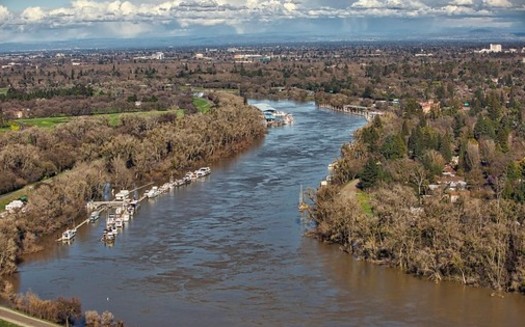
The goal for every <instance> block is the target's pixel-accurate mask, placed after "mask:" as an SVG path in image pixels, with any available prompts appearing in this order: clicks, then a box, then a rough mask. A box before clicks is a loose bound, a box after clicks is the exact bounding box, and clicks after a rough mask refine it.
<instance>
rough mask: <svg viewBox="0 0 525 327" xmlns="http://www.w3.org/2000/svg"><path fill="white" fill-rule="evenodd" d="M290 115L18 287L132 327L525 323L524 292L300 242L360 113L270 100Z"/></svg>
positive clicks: (56, 256)
mask: <svg viewBox="0 0 525 327" xmlns="http://www.w3.org/2000/svg"><path fill="white" fill-rule="evenodd" d="M266 102H267V103H269V104H270V105H272V106H273V107H275V108H277V109H282V110H284V111H287V112H291V113H293V115H294V117H295V124H294V125H293V126H286V127H282V128H275V129H271V130H270V131H269V133H268V135H267V136H266V138H265V140H264V142H262V143H261V144H260V145H258V146H256V147H254V148H253V149H251V150H250V151H248V152H246V153H244V154H242V155H239V156H238V157H236V158H234V159H230V160H226V161H223V162H220V163H218V164H215V165H213V166H212V174H211V175H210V176H209V177H207V178H206V179H203V180H201V181H199V182H196V183H194V184H191V185H189V186H187V187H183V188H180V189H177V190H173V191H171V193H168V194H164V195H161V196H160V197H158V198H156V199H155V200H147V201H145V202H143V204H142V207H141V208H140V209H139V211H138V213H137V215H136V216H135V218H134V219H133V220H132V221H131V222H130V223H129V224H128V225H127V226H126V227H125V229H124V231H123V232H122V233H121V234H120V235H119V236H118V237H117V240H116V243H115V245H114V246H113V247H105V246H104V245H103V244H102V243H101V242H100V241H99V239H100V236H101V235H102V228H103V221H99V222H98V223H96V224H94V225H89V226H84V227H83V228H82V229H81V230H80V231H79V234H78V236H77V238H76V240H75V241H74V242H73V243H72V244H71V245H56V244H53V246H51V248H50V249H49V250H47V251H45V252H43V253H40V254H38V255H36V256H34V257H31V258H29V260H27V261H26V262H25V263H23V264H22V265H21V266H20V273H19V274H18V276H17V281H16V282H17V286H18V289H19V291H22V292H24V291H26V290H32V291H34V292H36V293H37V294H39V295H40V296H41V297H44V298H53V297H58V296H67V297H72V296H74V297H78V298H80V299H81V302H82V305H83V309H84V310H87V309H95V310H97V311H99V312H102V311H104V310H109V311H111V312H113V313H114V314H115V315H116V316H117V317H118V318H119V319H123V320H124V321H125V322H126V325H129V326H219V327H220V326H524V325H525V297H524V296H520V295H513V294H507V295H505V297H504V298H498V297H491V296H490V294H491V291H490V290H488V289H476V288H467V287H463V286H461V285H458V284H453V283H441V284H434V283H432V282H429V281H426V280H420V279H417V278H414V277H411V276H408V275H405V274H403V273H401V272H399V271H396V270H394V269H389V268H386V267H382V266H376V265H372V264H368V263H364V262H361V261H357V260H355V259H353V258H352V257H351V256H349V255H347V254H344V253H343V252H341V251H339V250H338V248H337V246H330V245H326V244H321V243H319V242H317V241H315V240H312V239H309V238H305V237H303V233H304V231H305V230H306V228H307V226H306V225H305V224H304V222H303V221H302V220H301V217H300V214H299V212H298V211H297V203H298V198H299V189H300V185H301V184H302V185H303V186H304V187H305V188H307V187H316V186H317V185H318V184H319V182H320V181H321V180H322V179H323V178H324V176H326V174H327V165H328V164H329V163H330V162H331V161H332V160H333V159H334V158H336V157H337V156H338V154H339V149H340V146H341V144H342V143H344V142H348V141H350V140H351V133H352V132H353V131H354V130H355V129H357V128H359V127H361V126H362V125H363V124H364V120H363V119H362V118H361V117H356V116H351V115H345V114H341V113H334V112H330V111H325V110H319V109H316V108H315V106H314V104H313V103H295V102H289V101H279V102H272V101H266Z"/></svg>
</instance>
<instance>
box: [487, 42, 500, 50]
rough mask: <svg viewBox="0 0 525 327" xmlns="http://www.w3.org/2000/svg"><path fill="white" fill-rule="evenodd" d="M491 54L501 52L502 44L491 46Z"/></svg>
mask: <svg viewBox="0 0 525 327" xmlns="http://www.w3.org/2000/svg"><path fill="white" fill-rule="evenodd" d="M489 51H490V52H501V44H492V43H491V44H490V49H489Z"/></svg>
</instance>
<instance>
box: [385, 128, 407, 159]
mask: <svg viewBox="0 0 525 327" xmlns="http://www.w3.org/2000/svg"><path fill="white" fill-rule="evenodd" d="M406 151H407V148H406V145H405V142H404V141H403V137H402V136H401V135H399V134H395V135H389V136H387V137H386V138H385V142H384V143H383V145H382V146H381V154H382V155H383V156H384V157H385V159H387V160H391V159H400V158H403V157H404V156H405V153H406Z"/></svg>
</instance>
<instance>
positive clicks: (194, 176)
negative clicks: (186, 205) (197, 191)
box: [184, 171, 197, 181]
mask: <svg viewBox="0 0 525 327" xmlns="http://www.w3.org/2000/svg"><path fill="white" fill-rule="evenodd" d="M184 177H185V178H186V179H188V180H190V181H194V180H196V179H197V174H196V173H195V172H193V171H190V172H187V173H186V176H184Z"/></svg>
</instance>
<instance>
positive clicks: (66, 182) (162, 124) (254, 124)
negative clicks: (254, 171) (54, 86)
mask: <svg viewBox="0 0 525 327" xmlns="http://www.w3.org/2000/svg"><path fill="white" fill-rule="evenodd" d="M214 101H215V105H214V108H213V109H212V110H210V111H209V112H208V113H207V114H195V115H188V116H184V117H175V116H173V115H170V114H167V115H166V116H140V117H139V116H125V117H126V119H124V120H123V122H122V125H120V126H118V127H113V126H109V125H107V124H104V121H102V120H91V119H79V120H73V121H71V122H69V123H65V124H64V125H60V126H57V127H56V128H55V129H54V130H52V131H44V130H38V129H32V130H28V131H20V133H21V135H20V136H19V137H20V138H22V139H23V138H24V135H25V134H28V133H29V134H32V135H33V136H34V135H35V134H38V138H36V139H38V140H44V139H46V138H45V137H47V139H49V134H50V133H55V134H60V135H62V134H64V133H66V134H67V135H69V136H68V137H64V138H62V139H61V142H62V143H58V144H55V145H54V147H53V149H55V148H64V147H68V148H71V152H70V153H69V157H73V158H75V159H76V161H77V162H76V163H75V165H74V167H72V168H71V169H70V170H67V171H65V172H63V173H61V174H59V175H57V176H55V177H53V178H52V179H51V180H49V182H46V183H41V184H39V185H38V187H35V188H34V190H33V191H32V193H31V197H30V199H29V202H28V204H27V205H26V206H25V207H24V208H23V210H20V211H18V212H13V213H9V214H8V216H7V217H5V218H4V219H2V220H0V233H1V235H0V236H1V237H0V256H1V258H2V260H1V261H0V273H1V274H2V275H4V276H6V275H10V274H13V273H15V272H16V271H17V263H18V262H19V260H20V258H21V257H22V256H23V255H24V254H25V253H32V252H36V251H40V250H42V244H44V243H45V240H46V239H48V238H50V237H51V238H54V239H56V233H60V232H61V231H63V230H64V229H65V228H66V227H68V226H71V225H72V224H73V222H74V221H83V220H85V219H86V217H87V211H86V206H85V204H86V202H87V201H88V200H90V199H93V198H102V197H103V196H104V194H103V192H104V188H105V185H106V183H107V182H108V181H110V183H111V185H112V187H113V188H115V189H117V190H118V189H132V188H133V185H135V184H136V183H141V181H152V180H153V181H158V180H161V181H167V180H169V179H170V177H175V178H176V177H179V176H180V177H182V176H181V175H182V174H184V173H185V172H186V171H187V170H190V168H192V167H197V166H202V164H203V163H210V162H214V161H216V160H218V159H219V158H224V157H229V156H232V155H234V154H236V153H239V152H241V151H243V150H245V149H246V148H248V147H249V146H250V145H251V144H253V143H254V142H257V140H259V139H261V138H262V137H264V135H265V132H266V129H265V127H264V125H263V124H262V123H261V120H260V114H259V112H258V110H256V109H254V108H251V107H250V106H247V105H245V104H244V103H243V99H242V98H239V97H235V96H233V95H229V94H217V95H215V98H214ZM44 134H45V135H44ZM40 145H41V144H40V143H38V142H37V143H36V146H37V147H38V146H40ZM16 146H18V147H23V148H31V149H32V150H33V151H35V150H34V149H35V145H25V144H18V145H16ZM44 149H46V148H45V147H44V146H43V145H42V151H44ZM38 150H40V148H38ZM47 151H50V150H47ZM53 151H54V150H53ZM42 153H43V154H42V155H48V154H49V155H51V153H49V152H42ZM26 160H33V158H31V157H29V158H27V159H26ZM2 288H3V289H9V286H6V285H2ZM11 295H12V294H7V297H11Z"/></svg>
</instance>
